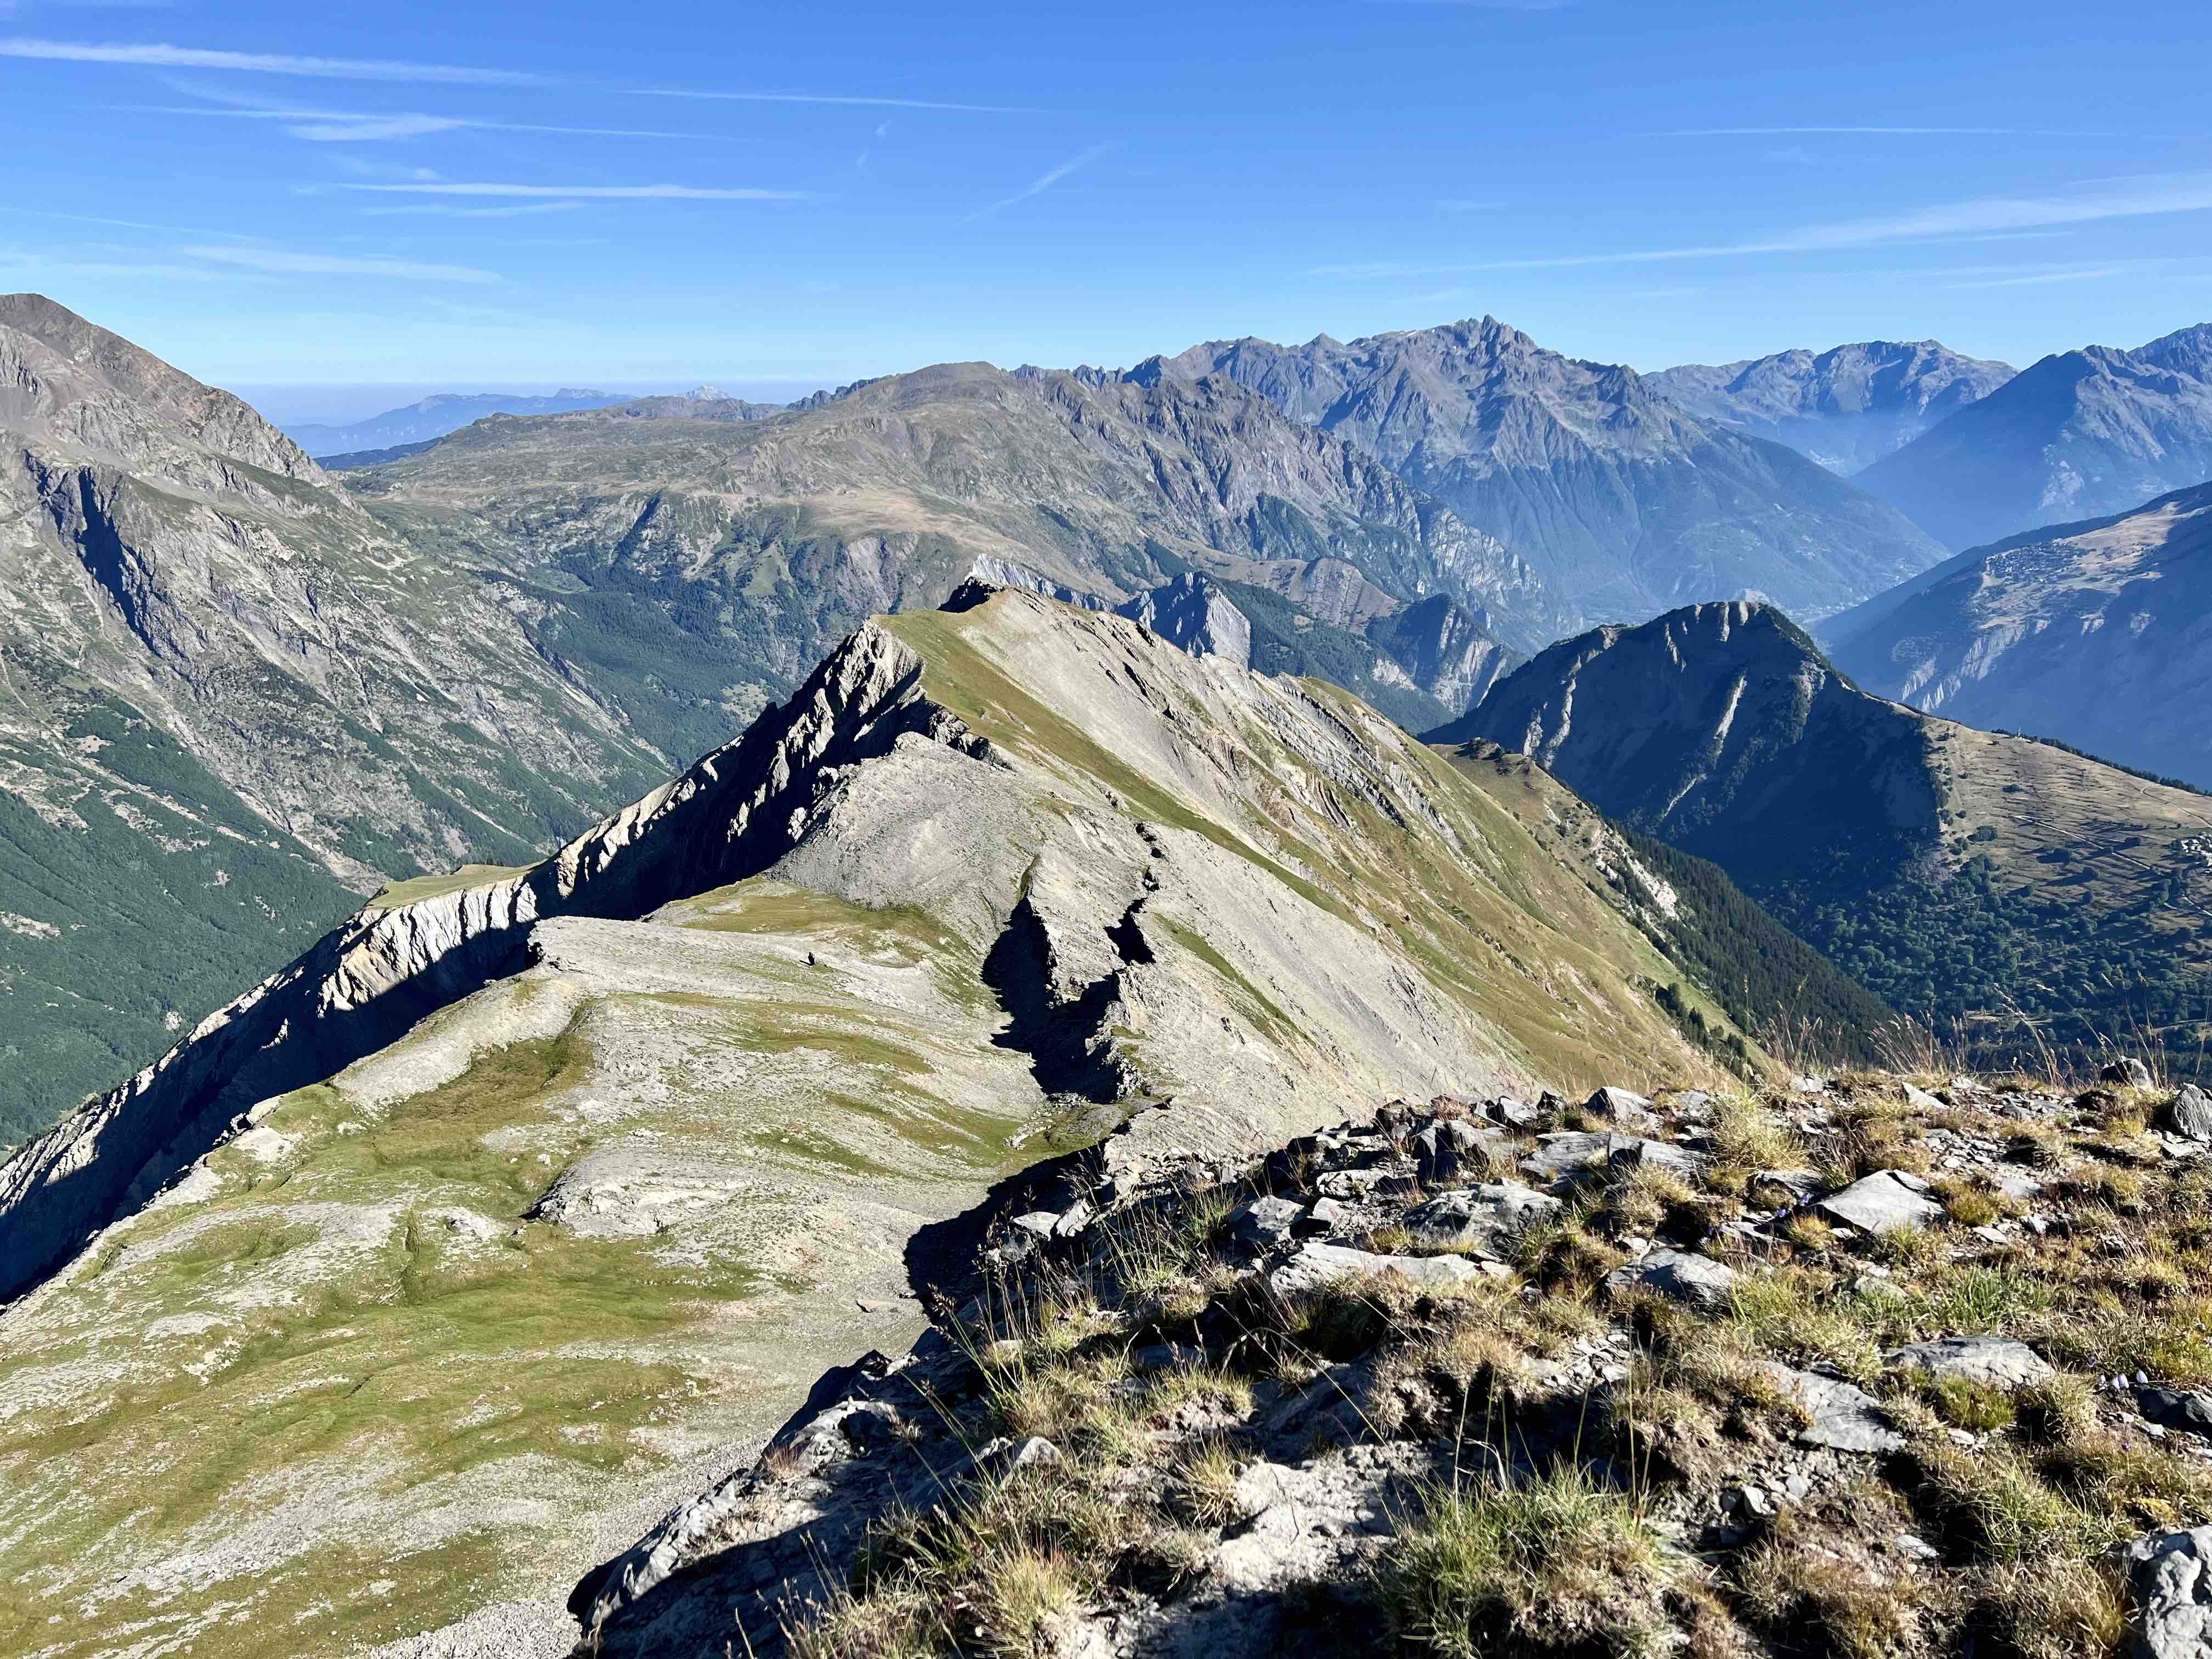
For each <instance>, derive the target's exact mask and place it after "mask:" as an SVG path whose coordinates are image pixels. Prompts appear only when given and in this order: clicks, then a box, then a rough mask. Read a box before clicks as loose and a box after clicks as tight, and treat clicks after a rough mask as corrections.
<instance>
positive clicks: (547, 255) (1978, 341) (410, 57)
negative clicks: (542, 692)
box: [0, 0, 2212, 412]
mask: <svg viewBox="0 0 2212 1659" xmlns="http://www.w3.org/2000/svg"><path fill="white" fill-rule="evenodd" d="M2208 47H2212V8H2207V7H2204V6H2203V5H2202V4H2201V3H2199V4H2194V5H2179V4H2161V3H2134V4H2130V5H2129V6H2126V7H2118V8H2112V9H2109V11H2108V13H2107V14H2106V15H2097V13H2096V11H2095V10H2093V9H2087V8H2082V7H2080V6H2078V5H2075V4H2070V3H2069V4H2066V5H2063V6H2062V5H2059V4H2056V3H2051V0H2010V3H2005V4H2002V5H1999V4H1992V3H1986V0H1950V3H1947V4H1945V5H1943V6H1941V7H1936V6H1930V5H1928V4H1926V3H1925V0H1916V3H1912V4H1909V5H1908V4H1899V3H1887V0H1880V3H1866V4H1858V5H1852V6H1849V7H1845V6H1841V5H1827V4H1778V3H1771V0H1770V3H1763V4H1756V5H1754V4H1737V3H1661V4H1654V3H1651V0H1634V3H1631V0H1569V3H1560V4H1552V3H1543V0H1517V3H1504V0H1275V3H1271V4H1268V5H1265V6H1261V5H1230V4H1218V3H1206V0H1184V3H1175V4H1158V3H1153V0H1138V3H1121V4H1117V5H1113V6H1089V5H1085V6H1059V7H1044V8H1039V7H1036V6H1034V5H1023V6H1017V5H987V4H976V3H969V0H933V3H931V4H928V5H916V4H914V3H912V0H901V3H897V4H874V3H869V4H844V3H834V0H829V3H817V4H812V5H808V6H803V7H802V6H759V5H746V4H741V3H740V4H730V3H718V4H715V5H712V6H708V5H697V6H691V5H685V4H672V5H671V4H663V5H659V6H655V7H650V8H638V7H629V8H624V7H610V6H607V5H605V3H603V0H592V3H590V4H583V3H574V0H544V3H536V4H532V5H531V6H529V7H527V8H525V7H520V6H513V5H502V4H499V3H489V4H481V5H477V6H471V7H456V6H453V5H452V4H451V3H444V4H440V5H435V6H433V5H428V4H424V3H421V0H382V3H380V4H379V5H376V6H374V7H355V8H348V9H345V15H338V9H336V8H303V7H299V6H297V5H283V6H278V5H274V4H263V3H255V0H247V3H239V0H231V3H226V4H222V5H219V6H218V5H215V4H212V3H199V0H177V3H173V4H167V5H163V4H149V3H135V4H127V5H126V4H88V3H82V0H77V3H60V0H13V3H9V0H0V87H3V88H4V96H0V108H4V110H5V111H6V116H5V128H4V130H5V131H6V134H7V139H8V145H9V152H10V155H9V161H10V173H11V176H12V177H14V178H15V180H16V181H17V183H16V187H15V189H14V190H13V191H10V192H9V194H8V196H7V197H6V200H5V203H4V204H0V286H4V287H8V288H31V289H40V290H41V291H44V292H46V293H48V294H51V295H54V296H55V297H56V298H58V299H59V300H61V301H63V302H64V303H65V304H68V305H70V306H71V307H75V308H76V309H77V310H79V311H82V312H83V313H86V314H87V315H88V316H90V317H92V318H93V319H94V320H96V321H99V322H101V323H103V324H105V325H108V326H110V327H112V328H115V329H117V330H118V331H121V332H123V333H125V334H127V335H129V336H130V337H132V338H134V339H137V340H138V341H140V342H141V343H144V344H146V345H147V346H149V347H150V348H152V349H155V350H156V351H159V352H160V353H161V354H162V355H163V356H167V357H168V358H170V359H171V360H172V361H173V362H177V363H179V365H180V366H182V367H184V368H187V369H188V370H190V371H191V372H192V373H194V374H199V375H201V376H203V377H204V378H207V379H210V380H216V381H219V382H222V383H224V384H229V385H241V386H253V387H258V388H264V389H265V388H269V387H271V386H283V385H287V384H290V385H294V386H301V387H317V388H321V387H328V386H332V385H334V384H335V383H342V382H343V383H362V382H368V383H375V385H374V386H372V387H371V389H370V392H368V393H366V394H363V395H364V396H365V398H366V401H365V402H364V403H363V404H362V405H361V407H362V408H363V409H365V408H367V407H368V406H373V405H376V404H380V403H382V402H385V401H389V399H386V398H383V397H382V396H381V391H382V389H383V388H385V387H390V388H393V389H400V388H428V387H429V386H454V387H466V386H520V385H551V384H555V383H568V384H605V385H612V386H632V385H674V384H677V383H679V382H689V381H691V380H698V379H702V378H713V379H715V380H720V382H722V383H723V384H725V385H728V386H739V385H743V386H756V387H758V386H772V385H785V384H789V385H794V386H796V385H805V386H811V385H816V384H821V383H824V382H833V381H836V380H848V379H852V378H854V377H856V376H859V375H862V374H878V373H884V372H887V371H890V370H894V369H898V368H911V367H915V366H917V365H919V364H921V363H924V362H933V361H939V360H944V359H948V358H973V357H981V358H987V359H990V360H991V361H994V362H1000V363H1002V364H1006V365H1012V364H1014V363H1017V362H1023V361H1025V360H1026V361H1035V362H1045V363H1051V364H1072V363H1074V362H1103V363H1113V364H1121V363H1127V362H1133V361H1135V360H1137V359H1139V358H1140V357H1142V356H1146V354H1148V353H1150V352H1152V351H1155V350H1162V349H1166V350H1173V349H1179V348H1181V347H1182V346H1184V345H1187V344H1189V343H1192V342H1194V341H1196V340H1199V339H1202V338H1207V337H1218V336H1223V335H1237V334H1246V333H1255V334H1261V335H1264V336H1267V337H1272V338H1278V339H1288V340H1302V339H1305V338H1308V337H1311V336H1312V335H1313V334H1315V333H1316V332H1317V331H1326V332H1328V333H1331V334H1334V335H1336V336H1338V337H1350V336H1352V335H1355V334H1359V333H1364V332H1371V331H1376V330H1382V329H1389V328H1399V327H1410V326H1418V325H1425V324H1429V323H1433V322H1437V321H1442V320H1444V319H1449V318H1453V317H1458V316H1466V315H1479V314H1480V313H1485V312H1488V313H1494V314H1496V315H1498V316H1499V317H1502V318H1504V319H1506V320H1508V321H1509V322H1511V323H1514V324H1516V325H1519V326H1520V327H1522V328H1524V329H1526V330H1528V331H1529V332H1530V333H1531V334H1533V335H1534V336H1535V337H1536V338H1538V339H1539V340H1540V341H1542V342H1543V343H1546V344H1547V345H1552V346H1554V347H1557V348H1559V349H1562V350H1565V351H1569V352H1571V353H1573V354H1575V355H1577V356H1587V357H1594V358H1598V359H1601V360H1606V361H1614V362H1629V363H1632V364H1634V365H1636V366H1637V367H1638V368H1659V367H1662V366H1664V365H1665V364H1668V363H1671V362H1683V361H1715V360H1726V359H1729V358H1732V357H1739V356H1753V355H1756V354H1759V353H1761V352H1765V351H1769V350H1773V349H1779V348H1781V347H1784V346H1790V345H1810V346H1816V347H1818V346H1826V345H1829V344H1833V343H1837V342H1838V341H1841V340H1850V339H1863V338H1869V337H1890V338H1898V337H1904V338H1920V337H1929V336H1932V337H1936V338H1940V339H1942V340H1944V341H1945V342H1947V343H1949V344H1951V345H1954V346H1955V347H1958V348H1960V349H1963V350H1968V351H1972V352H1976V353H1978V354H1982V355H1986V356H2002V357H2007V358H2009V359H2011V360H2013V361H2015V362H2028V361H2030V360H2032V359H2033V358H2034V357H2035V356H2039V355H2041V354H2042V353H2044V352H2046V351H2049V350H2053V349H2063V348H2064V347H2066V346H2068V345H2072V344H2077V343H2084V342H2087V341H2098V342H2102V343H2111V344H2123V345H2130V344H2136V343H2140V342H2141V341H2142V340H2144V339H2147V338H2148V337H2152V336H2154V335H2156V334H2160V333H2162V332H2165V331H2168V330H2170V329H2172V328H2175V327H2179V326H2181V325H2185V324H2188V323H2192V322H2197V321H2202V320H2205V319H2208V318H2212V127H2208V124H2207V123H2206V121H2205V119H2204V117H2203V112H2202V98H2203V88H2202V77H2201V76H2199V75H2198V74H2197V66H2198V65H2201V64H2203V62H2204V61H2205V59H2206V54H2207V50H2208ZM301 395H305V396H309V397H310V398H311V399H312V395H313V394H312V393H307V392H302V394H301ZM294 412H297V411H294ZM333 412H338V411H333Z"/></svg>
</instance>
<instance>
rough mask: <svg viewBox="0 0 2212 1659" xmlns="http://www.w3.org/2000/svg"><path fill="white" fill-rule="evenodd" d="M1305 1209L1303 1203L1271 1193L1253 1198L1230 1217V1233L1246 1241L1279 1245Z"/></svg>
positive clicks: (1287, 1236)
mask: <svg viewBox="0 0 2212 1659" xmlns="http://www.w3.org/2000/svg"><path fill="white" fill-rule="evenodd" d="M1305 1212H1306V1211H1305V1206H1304V1205H1303V1204H1300V1203H1298V1202H1297V1201H1296V1200H1293V1199H1288V1198H1277V1197H1275V1196H1273V1194H1269V1195H1267V1196H1266V1197H1264V1198H1255V1199H1254V1200H1252V1201H1251V1202H1250V1203H1249V1204H1247V1205H1244V1206H1242V1207H1241V1208H1239V1209H1238V1210H1237V1212H1236V1213H1235V1214H1234V1215H1232V1216H1231V1218H1230V1219H1229V1231H1230V1235H1231V1237H1235V1238H1240V1239H1242V1240H1243V1241H1244V1243H1248V1244H1280V1243H1283V1242H1284V1241H1285V1239H1287V1238H1289V1237H1290V1236H1291V1229H1292V1228H1293V1227H1295V1226H1296V1225H1297V1224H1298V1221H1299V1218H1301V1217H1303V1216H1304V1214H1305Z"/></svg>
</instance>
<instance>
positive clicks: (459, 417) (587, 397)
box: [285, 387, 630, 459]
mask: <svg viewBox="0 0 2212 1659" xmlns="http://www.w3.org/2000/svg"><path fill="white" fill-rule="evenodd" d="M629 401H630V398H629V393H628V392H594V391H592V390H590V389H589V388H587V387H585V388H579V387H563V388H562V390H561V391H559V392H548V393H544V394H542V395H532V394H530V393H527V392H436V393H434V394H433V395H431V396H430V397H428V398H422V399H421V400H420V401H418V402H416V403H411V404H407V405H406V406H405V407H404V408H401V409H387V410H385V411H384V413H383V414H381V415H372V416H369V417H368V419H367V420H362V421H348V422H343V423H342V424H337V425H331V424H325V423H321V422H313V421H308V422H296V421H295V422H293V423H292V424H291V425H290V426H289V427H288V428H285V430H286V433H287V435H289V437H290V438H291V440H292V441H294V442H295V443H296V444H298V445H299V446H300V447H301V448H302V449H304V450H306V451H307V453H309V454H310V455H313V456H314V457H315V458H316V459H323V458H324V457H325V456H330V455H343V454H348V453H356V452H358V451H361V450H365V449H392V448H396V447H398V446H399V445H401V444H418V443H427V442H429V441H432V440H434V439H438V438H442V437H444V436H445V435H447V433H448V432H458V431H459V430H460V429H461V428H463V427H465V426H466V425H468V424H469V423H470V422H471V421H480V420H482V419H483V417H484V416H487V415H557V414H561V413H562V412H564V411H566V410H575V409H604V408H605V407H606V405H608V404H621V403H628V402H629Z"/></svg>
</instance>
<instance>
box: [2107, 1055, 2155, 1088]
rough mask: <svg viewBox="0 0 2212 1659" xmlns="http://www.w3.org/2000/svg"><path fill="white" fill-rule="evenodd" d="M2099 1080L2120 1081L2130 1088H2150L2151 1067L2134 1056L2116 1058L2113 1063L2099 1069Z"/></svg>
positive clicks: (2119, 1082)
mask: <svg viewBox="0 0 2212 1659" xmlns="http://www.w3.org/2000/svg"><path fill="white" fill-rule="evenodd" d="M2097 1081H2098V1082H2100V1083H2118V1084H2120V1085H2123V1086H2124V1087H2126V1088H2130V1089H2148V1088H2149V1087H2150V1086H2151V1075H2150V1067H2149V1066H2146V1065H2144V1064H2143V1063H2142V1061H2141V1060H2136V1059H2135V1058H2134V1057H2133V1056H2130V1058H2128V1059H2126V1060H2114V1061H2112V1064H2111V1065H2109V1066H2104V1067H2102V1068H2101V1069H2100V1070H2099V1072H2098V1073H2097Z"/></svg>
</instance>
